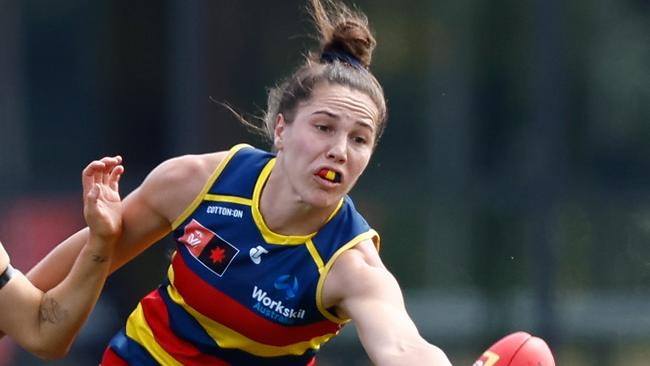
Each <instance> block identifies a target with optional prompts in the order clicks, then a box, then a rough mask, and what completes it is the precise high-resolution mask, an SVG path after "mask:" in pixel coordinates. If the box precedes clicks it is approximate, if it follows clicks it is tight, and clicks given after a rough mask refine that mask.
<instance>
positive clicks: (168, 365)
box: [126, 304, 183, 366]
mask: <svg viewBox="0 0 650 366" xmlns="http://www.w3.org/2000/svg"><path fill="white" fill-rule="evenodd" d="M126 335H127V336H128V337H129V338H131V339H133V340H134V341H135V342H137V343H138V344H140V345H141V346H142V347H144V348H146V349H147V351H148V352H149V354H150V355H151V356H152V357H153V358H154V359H155V360H156V361H158V363H160V364H161V365H165V366H183V364H181V363H179V362H178V361H176V359H174V358H173V357H172V356H171V355H170V354H169V353H167V351H165V350H164V349H163V348H162V347H161V346H160V345H159V344H158V342H156V339H155V337H154V335H153V332H152V331H151V328H149V324H148V323H147V320H146V319H145V317H144V311H143V310H142V305H141V304H138V306H137V307H136V308H135V310H133V312H132V313H131V315H129V319H127V321H126Z"/></svg>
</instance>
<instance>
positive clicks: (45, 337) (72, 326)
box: [0, 159, 123, 358]
mask: <svg viewBox="0 0 650 366" xmlns="http://www.w3.org/2000/svg"><path fill="white" fill-rule="evenodd" d="M122 172H123V167H122V166H121V165H120V164H119V163H118V162H117V160H115V161H114V162H113V163H111V162H109V160H108V159H104V160H102V161H94V162H92V163H90V164H89V165H88V166H87V167H86V169H84V172H83V175H82V182H83V188H84V216H85V218H86V222H87V223H88V226H89V228H90V230H89V235H88V239H87V242H86V243H85V245H84V246H83V248H81V251H80V253H79V255H78V256H77V257H76V260H75V261H74V265H73V266H72V269H71V270H70V272H69V274H68V275H67V276H66V277H65V279H64V280H63V281H62V282H61V283H60V284H58V285H57V286H56V287H54V288H53V289H51V290H50V291H47V292H46V293H43V292H42V291H40V290H39V289H37V288H36V287H34V286H33V285H32V283H31V282H29V280H27V278H26V277H25V276H23V275H22V273H20V272H17V271H16V272H14V275H13V277H12V278H11V280H10V281H9V282H7V284H6V286H5V287H4V288H2V289H0V329H1V330H2V331H3V332H5V333H6V334H7V335H9V336H11V337H12V338H14V339H15V340H16V342H17V343H18V344H19V345H21V346H22V347H24V348H25V349H27V350H28V351H30V352H32V353H34V354H36V355H37V356H40V357H42V358H58V357H62V356H64V355H65V354H66V353H67V351H68V350H69V348H70V345H71V344H72V341H73V340H74V337H75V336H76V334H77V333H78V331H79V329H80V328H81V326H82V325H83V323H84V322H85V320H86V319H87V317H88V315H89V313H90V311H91V310H92V308H93V307H94V305H95V303H96V301H97V298H98V297H99V294H100V292H101V288H102V286H103V284H104V282H105V280H106V276H107V275H108V271H109V264H110V257H111V255H112V251H113V244H114V241H115V238H116V237H117V236H118V235H119V233H120V231H121V226H122V217H121V202H120V196H119V190H118V184H119V179H120V176H121V174H122ZM8 265H9V257H8V255H7V253H6V252H5V251H4V248H2V246H1V244H0V271H2V270H4V269H5V268H7V266H8Z"/></svg>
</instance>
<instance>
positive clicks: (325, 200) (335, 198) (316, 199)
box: [303, 192, 342, 209]
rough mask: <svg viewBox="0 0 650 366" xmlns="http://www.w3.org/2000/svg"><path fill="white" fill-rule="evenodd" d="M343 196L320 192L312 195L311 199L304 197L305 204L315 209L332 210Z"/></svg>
mask: <svg viewBox="0 0 650 366" xmlns="http://www.w3.org/2000/svg"><path fill="white" fill-rule="evenodd" d="M341 198H342V196H340V195H333V194H331V193H324V192H319V193H317V194H312V195H310V196H309V197H303V202H304V203H306V204H308V205H310V206H312V207H314V208H323V209H324V208H331V207H332V206H336V205H337V204H338V203H339V201H340V200H341Z"/></svg>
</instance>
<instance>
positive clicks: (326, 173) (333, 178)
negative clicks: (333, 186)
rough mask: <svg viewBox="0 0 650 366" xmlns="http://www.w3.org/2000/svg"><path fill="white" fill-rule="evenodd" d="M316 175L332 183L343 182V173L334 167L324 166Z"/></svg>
mask: <svg viewBox="0 0 650 366" xmlns="http://www.w3.org/2000/svg"><path fill="white" fill-rule="evenodd" d="M316 175H317V176H319V177H321V178H323V179H325V180H327V181H329V182H332V183H341V173H339V172H337V171H334V170H332V169H327V168H323V169H321V170H319V171H318V173H316Z"/></svg>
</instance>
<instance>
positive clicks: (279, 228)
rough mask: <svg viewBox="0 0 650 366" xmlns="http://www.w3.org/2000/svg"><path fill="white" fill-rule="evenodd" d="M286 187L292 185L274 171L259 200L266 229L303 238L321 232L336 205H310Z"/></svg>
mask: <svg viewBox="0 0 650 366" xmlns="http://www.w3.org/2000/svg"><path fill="white" fill-rule="evenodd" d="M287 187H289V185H288V184H285V183H284V182H282V177H281V175H280V174H274V172H271V175H270V176H269V179H268V181H267V182H266V184H265V185H264V188H263V189H262V194H261V197H260V213H261V214H262V217H263V218H264V222H265V223H266V226H268V228H269V229H271V230H272V231H273V232H275V233H277V234H281V235H296V236H300V235H308V234H311V233H314V232H316V231H318V230H319V229H320V228H321V227H322V226H323V225H324V224H325V222H326V221H327V219H328V218H329V216H330V215H331V214H332V212H333V211H334V210H335V209H336V206H334V207H315V206H313V205H310V204H307V203H305V202H303V201H302V200H301V199H300V197H299V196H298V195H296V194H295V193H294V192H292V191H291V190H290V189H287ZM337 204H338V202H337Z"/></svg>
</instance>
